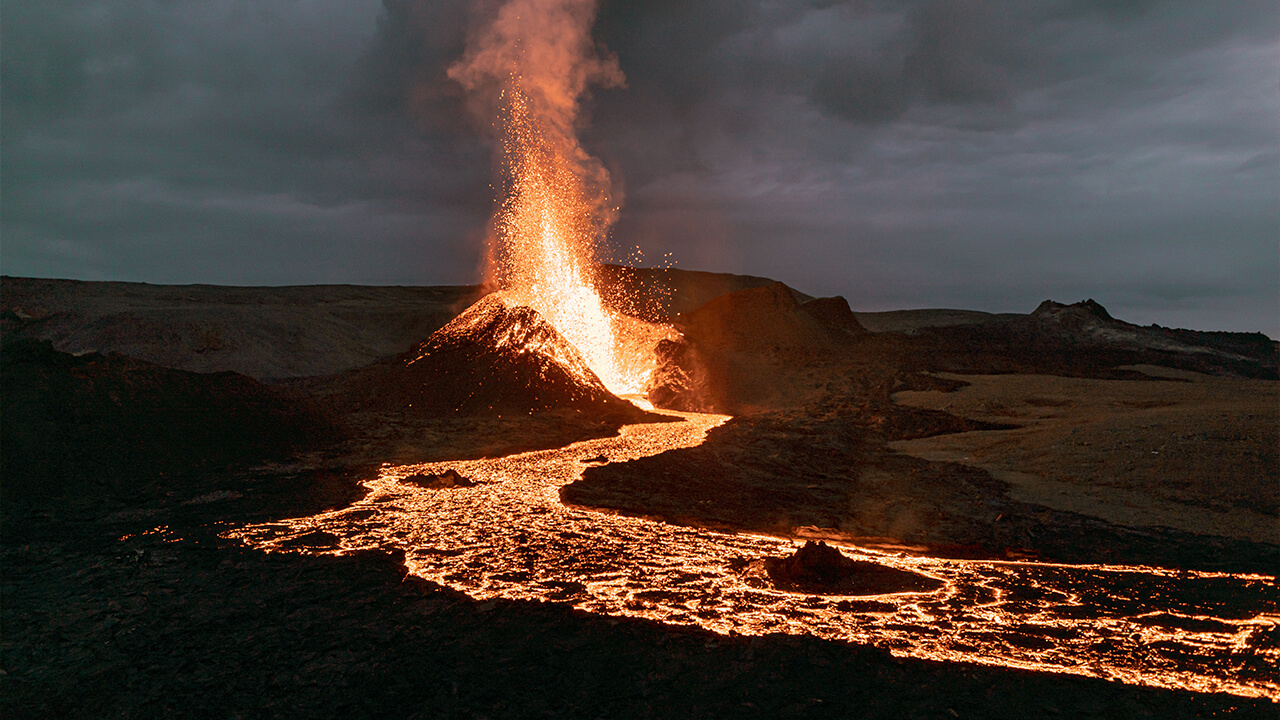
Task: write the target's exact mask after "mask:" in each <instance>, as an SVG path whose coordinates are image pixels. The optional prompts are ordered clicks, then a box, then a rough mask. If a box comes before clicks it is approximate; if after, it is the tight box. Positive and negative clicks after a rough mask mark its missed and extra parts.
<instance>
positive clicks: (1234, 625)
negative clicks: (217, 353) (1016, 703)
mask: <svg viewBox="0 0 1280 720" xmlns="http://www.w3.org/2000/svg"><path fill="white" fill-rule="evenodd" d="M683 417H684V418H686V421H685V422H673V423H647V424H643V425H628V426H626V427H624V428H623V430H622V433H621V435H620V436H617V437H610V438H601V439H597V440H587V441H584V442H580V443H575V444H573V445H569V446H567V447H564V448H560V449H557V450H543V451H538V452H530V453H522V454H518V455H511V456H508V457H503V458H489V459H481V460H464V461H457V462H444V463H430V464H424V465H406V466H387V467H384V468H383V469H382V472H381V473H380V474H379V476H378V477H377V478H375V479H371V480H369V481H367V482H366V483H365V487H367V488H368V489H369V494H368V496H367V497H366V498H364V499H363V500H361V501H360V502H357V503H356V504H354V505H352V506H351V507H348V508H344V509H341V510H334V511H331V512H326V513H321V514H319V515H315V516H313V517H307V518H299V519H296V520H287V521H283V522H279V523H270V524H264V525H255V526H249V527H246V528H243V529H240V530H236V531H233V532H230V533H228V534H227V536H228V537H233V538H238V539H240V540H242V541H244V542H246V543H248V544H250V545H253V546H255V547H258V548H261V549H263V550H267V551H286V552H309V553H322V554H343V553H346V552H350V551H354V550H367V549H383V550H391V549H401V550H403V551H404V552H405V562H406V564H407V566H408V569H409V571H410V572H411V573H413V574H414V575H417V576H419V577H422V578H425V579H427V580H431V581H433V582H436V583H440V584H442V585H446V586H448V587H452V588H455V589H458V590H461V591H463V592H465V593H467V594H468V595H470V596H471V597H473V598H476V599H488V598H495V597H502V598H510V599H524V600H539V601H553V602H564V603H569V604H572V605H573V606H574V607H577V608H581V609H583V610H586V611H589V612H594V613H601V614H605V615H621V616H630V617H643V618H650V619H653V620H657V621H660V622H665V623H672V624H680V625H697V626H701V627H703V628H706V629H708V630H711V631H714V632H718V633H729V632H737V633H742V634H749V635H762V634H767V633H789V634H811V635H816V636H818V637H822V638H828V639H832V640H846V641H852V642H857V643H870V644H874V645H876V646H878V647H882V648H885V649H887V650H889V651H891V652H892V653H894V654H896V655H904V656H911V657H918V658H928V659H933V660H948V661H963V662H975V663H982V664H988V665H1002V666H1005V667H1014V668H1024V669H1031V670H1041V671H1051V672H1062V673H1072V674H1078V675H1088V676H1093V677H1102V678H1109V679H1113V680H1119V681H1122V682H1126V683H1134V684H1141V685H1149V686H1155V687H1165V688H1182V689H1187V690H1196V691H1200V692H1229V693H1235V694H1239V695H1245V696H1255V697H1257V696H1262V697H1271V698H1276V697H1280V681H1278V680H1277V678H1276V676H1275V672H1274V668H1275V667H1276V666H1277V663H1280V633H1278V632H1277V631H1278V630H1280V586H1278V585H1277V583H1276V578H1275V577H1271V576H1264V575H1244V574H1227V573H1203V572H1184V571H1171V570H1165V569H1161V568H1154V567H1128V566H1117V565H1110V566H1108V565H1058V564H1050V563H1034V562H998V561H987V560H955V559H938V558H928V557H909V556H900V555H890V554H885V553H878V552H875V551H871V550H866V549H861V548H856V547H845V548H843V550H844V552H845V554H846V555H850V556H852V557H853V558H855V559H858V560H864V561H867V562H874V563H879V564H882V565H885V566H888V567H893V568H896V569H899V570H905V571H909V572H913V573H917V574H923V575H928V576H930V577H932V578H936V579H937V580H939V581H941V582H942V587H941V588H939V589H937V590H934V591H932V592H901V593H894V594H886V595H875V596H833V595H808V594H804V593H798V592H785V591H782V590H779V589H777V588H775V587H772V586H771V585H770V584H768V583H767V582H761V581H760V578H758V577H753V576H751V575H749V574H745V573H743V572H740V571H739V570H736V569H735V567H740V566H741V565H742V562H741V561H742V560H747V561H751V560H756V559H760V558H764V557H770V556H775V557H776V556H780V555H788V554H790V553H791V552H792V551H793V549H794V548H793V546H792V543H791V541H789V540H784V539H779V538H771V537H761V536H752V535H734V534H728V533H722V532H714V531H711V530H705V529H700V528H690V527H677V526H672V525H667V524H665V523H661V522H655V521H653V520H648V519H644V518H634V517H626V516H622V515H613V514H607V513H601V512H593V511H590V510H586V509H582V508H575V507H566V506H565V505H563V504H562V503H561V502H560V498H559V489H560V488H561V487H563V486H564V485H565V484H567V483H570V482H573V481H574V480H577V479H578V478H580V477H581V475H582V470H583V468H584V467H586V463H595V462H600V461H601V459H603V460H604V461H606V462H625V461H627V460H631V459H635V458H639V457H645V456H649V455H654V454H657V453H660V452H664V451H667V450H671V449H676V448H681V447H690V446H693V445H697V444H699V443H701V442H702V440H703V438H704V437H705V436H706V433H707V431H708V430H709V429H711V428H712V427H715V426H716V425H719V424H720V423H722V422H724V421H725V420H726V419H727V418H725V417H724V416H720V415H696V414H684V415H683ZM448 470H454V471H455V472H457V473H458V474H460V475H462V476H463V477H466V478H469V479H471V480H474V481H476V482H477V484H476V485H475V486H473V487H454V488H448V489H427V488H422V487H418V486H415V485H413V484H410V483H407V482H402V480H403V479H404V478H407V477H409V476H411V475H413V474H415V473H423V474H427V475H437V474H441V473H445V472H447V471H448ZM735 560H736V561H735ZM1224 598H1230V599H1231V600H1230V602H1229V603H1224Z"/></svg>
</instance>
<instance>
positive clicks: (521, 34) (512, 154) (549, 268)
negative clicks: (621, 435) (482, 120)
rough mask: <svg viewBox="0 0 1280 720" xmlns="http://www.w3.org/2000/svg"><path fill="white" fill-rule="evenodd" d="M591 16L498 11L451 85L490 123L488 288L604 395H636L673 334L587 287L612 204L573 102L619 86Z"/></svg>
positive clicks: (544, 7) (530, 6)
mask: <svg viewBox="0 0 1280 720" xmlns="http://www.w3.org/2000/svg"><path fill="white" fill-rule="evenodd" d="M594 11H595V10H594V3H593V2H582V1H571V2H559V3H532V2H511V3H508V4H507V5H505V6H504V7H503V8H502V9H501V10H499V12H498V15H497V17H496V18H495V19H494V21H493V22H492V24H491V25H490V26H489V27H488V28H487V29H486V30H485V31H484V32H483V33H481V34H480V35H479V36H478V37H477V38H476V39H475V40H474V42H473V43H472V45H471V46H470V47H469V48H468V52H467V55H466V57H464V58H463V60H461V61H460V62H459V63H458V64H456V65H454V66H453V68H451V70H450V76H451V77H453V78H454V79H455V80H458V81H459V82H461V83H462V84H463V85H464V87H466V88H467V89H468V90H469V91H470V92H471V93H472V95H473V97H474V98H475V99H476V101H477V103H478V104H479V106H480V108H482V109H481V111H480V112H481V114H482V115H485V116H486V117H488V116H490V115H493V116H496V118H497V120H496V122H495V123H494V125H495V127H496V128H497V129H498V132H499V144H500V147H501V166H502V167H501V174H500V183H499V185H498V187H499V189H500V191H501V193H502V198H501V204H500V208H499V210H498V212H497V214H496V216H495V217H494V220H493V223H492V232H491V236H490V239H489V254H488V257H489V262H488V267H487V272H486V274H487V276H488V279H489V280H490V281H491V282H492V283H493V284H495V285H496V286H497V287H498V288H500V289H501V291H502V292H503V293H504V295H505V297H506V300H507V302H508V303H509V304H511V305H515V306H527V307H530V308H532V309H533V310H535V311H537V313H538V314H539V315H541V316H542V317H543V318H544V319H545V320H546V321H547V322H549V323H550V324H551V325H552V326H553V327H554V328H555V329H556V330H557V331H558V332H559V333H560V334H561V335H562V336H563V337H564V338H565V339H566V340H567V341H568V342H569V343H570V344H572V345H573V346H574V347H576V348H577V349H578V351H579V352H580V353H581V354H582V357H583V359H584V360H585V361H586V363H587V365H588V366H589V367H590V368H591V370H592V371H593V372H594V373H595V374H596V375H597V376H598V377H599V379H600V380H601V382H603V383H604V385H605V387H607V388H608V389H609V391H610V392H613V393H614V394H617V395H626V394H631V395H634V394H638V393H640V392H642V391H643V389H644V387H645V385H646V383H647V382H648V379H649V377H650V375H651V374H652V372H653V368H654V366H655V365H656V363H657V361H656V357H655V355H654V347H655V345H656V344H657V343H658V342H659V341H660V340H663V339H666V338H670V337H672V336H674V335H675V334H676V333H675V331H674V330H672V329H671V328H669V327H665V326H661V325H654V324H651V323H647V322H644V321H641V320H638V319H636V318H634V317H630V316H628V315H626V314H624V313H622V312H620V311H619V309H617V308H610V307H607V306H606V304H605V303H604V301H603V300H602V298H601V295H600V293H599V291H598V290H597V288H596V278H595V267H596V264H597V253H598V252H599V249H600V247H601V244H602V243H603V241H604V240H605V237H606V235H607V231H608V227H609V225H610V223H611V222H612V218H613V214H614V212H615V211H616V207H615V206H614V205H613V204H612V200H611V198H610V194H609V176H608V173H607V172H606V171H605V170H604V168H603V167H602V166H601V165H600V163H599V162H598V161H597V160H595V159H594V158H592V157H590V156H589V155H588V154H587V153H586V151H584V150H583V148H582V147H581V145H580V144H579V142H578V140H577V137H576V135H575V128H576V125H577V121H578V102H579V98H580V96H581V95H582V94H583V92H584V91H585V90H586V88H587V85H588V84H589V83H591V82H599V83H601V84H605V85H616V84H620V83H621V82H622V73H621V71H620V70H618V67H617V64H616V62H614V60H613V59H612V58H608V59H601V58H600V57H598V56H597V55H596V53H595V52H594V46H593V45H592V43H591V38H590V28H591V23H592V20H593V19H594ZM495 91H496V97H494V93H495Z"/></svg>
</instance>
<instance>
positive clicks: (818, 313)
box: [800, 295, 867, 337]
mask: <svg viewBox="0 0 1280 720" xmlns="http://www.w3.org/2000/svg"><path fill="white" fill-rule="evenodd" d="M800 309H801V310H802V311H804V312H805V313H807V314H808V315H809V317H812V318H813V319H814V320H817V321H818V322H820V323H822V324H823V325H825V326H826V327H827V329H829V330H832V331H834V332H835V333H837V334H841V333H843V334H846V335H849V336H851V337H858V336H860V335H866V334H867V329H866V328H864V327H862V323H860V322H858V318H856V317H854V314H853V311H852V310H850V309H849V301H848V300H845V299H844V297H842V296H840V295H836V296H835V297H824V298H814V299H812V300H809V301H808V302H805V303H801V305H800Z"/></svg>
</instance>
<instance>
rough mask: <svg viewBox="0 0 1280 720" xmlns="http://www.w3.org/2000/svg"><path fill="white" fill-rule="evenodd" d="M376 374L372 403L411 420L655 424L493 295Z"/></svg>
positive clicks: (523, 311)
mask: <svg viewBox="0 0 1280 720" xmlns="http://www.w3.org/2000/svg"><path fill="white" fill-rule="evenodd" d="M370 370H372V371H373V373H374V374H375V375H376V376H377V377H376V379H375V380H374V382H373V383H372V384H373V387H371V388H370V390H371V395H370V397H369V400H370V401H371V402H372V403H373V404H375V405H377V406H379V407H380V408H382V409H387V410H392V409H395V410H402V411H405V412H407V413H409V414H413V415H419V414H421V415H436V414H440V413H445V412H456V413H462V414H479V415H485V414H494V413H496V414H501V413H504V412H507V413H529V412H534V411H542V410H551V409H557V408H570V409H573V410H577V411H579V412H584V413H589V414H591V415H592V416H593V417H599V418H600V419H608V420H616V421H623V422H644V421H645V419H656V418H655V416H652V415H651V414H649V413H646V412H644V411H642V410H640V409H639V408H637V407H636V406H634V405H632V404H631V403H629V402H627V401H626V400H623V399H621V398H619V397H618V396H616V395H614V394H613V393H611V392H609V390H608V389H607V388H605V386H604V383H602V382H601V381H600V378H599V377H598V376H597V375H596V374H595V373H594V372H593V371H592V370H591V368H590V367H589V366H588V365H587V363H586V360H584V359H583V356H582V354H581V353H580V352H579V351H578V349H577V348H575V347H574V346H573V345H572V344H571V343H570V342H569V341H567V340H566V339H565V338H564V337H563V336H562V335H561V334H560V333H559V332H558V331H557V330H556V329H555V328H554V327H553V326H552V325H551V323H549V322H547V321H546V320H545V319H544V318H543V317H542V316H541V315H540V314H539V313H538V312H537V311H536V310H534V309H533V308H530V307H527V306H523V305H516V304H514V303H512V302H511V301H510V300H509V299H508V298H507V297H506V296H504V295H503V294H502V293H493V294H490V295H487V296H485V297H484V298H482V299H481V300H480V301H478V302H477V303H475V304H474V305H472V306H471V307H469V308H467V309H466V310H464V311H463V312H462V313H461V314H460V315H458V316H457V317H456V318H454V319H453V320H452V321H450V322H449V323H448V324H447V325H445V326H444V327H442V328H440V329H439V330H437V331H436V332H435V333H433V334H432V335H431V337H429V338H427V340H426V341H424V342H422V343H420V344H419V345H418V346H417V347H415V348H414V349H412V350H410V351H409V352H407V353H404V354H402V355H400V356H398V357H396V358H393V359H391V360H389V361H387V362H384V363H380V364H379V365H378V366H376V367H375V368H371V369H370Z"/></svg>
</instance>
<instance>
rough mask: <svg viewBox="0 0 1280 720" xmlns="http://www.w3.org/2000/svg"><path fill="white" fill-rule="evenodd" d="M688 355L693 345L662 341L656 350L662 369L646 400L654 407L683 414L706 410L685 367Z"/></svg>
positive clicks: (652, 379)
mask: <svg viewBox="0 0 1280 720" xmlns="http://www.w3.org/2000/svg"><path fill="white" fill-rule="evenodd" d="M688 352H689V344H688V343H687V342H685V341H684V340H679V341H677V340H662V341H660V342H659V343H658V346H657V347H656V348H654V354H655V355H656V356H657V358H658V366H657V367H656V368H654V370H653V374H652V375H651V376H650V377H649V383H648V385H647V386H646V387H645V396H646V397H647V398H648V399H649V402H651V403H653V406H654V407H660V408H666V409H668V410H679V411H681V412H701V411H703V410H705V409H706V408H705V407H704V404H703V402H702V401H701V400H700V399H699V396H698V392H697V390H696V389H695V388H694V385H693V379H692V378H691V377H689V373H688V371H686V370H685V369H684V368H683V367H682V366H681V365H682V363H683V362H685V356H686V354H687V353H688Z"/></svg>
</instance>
